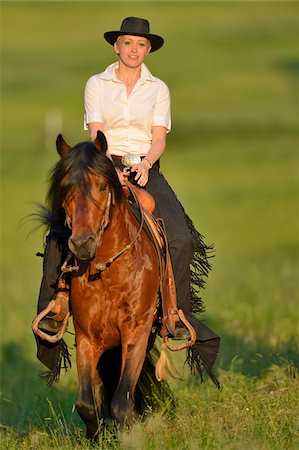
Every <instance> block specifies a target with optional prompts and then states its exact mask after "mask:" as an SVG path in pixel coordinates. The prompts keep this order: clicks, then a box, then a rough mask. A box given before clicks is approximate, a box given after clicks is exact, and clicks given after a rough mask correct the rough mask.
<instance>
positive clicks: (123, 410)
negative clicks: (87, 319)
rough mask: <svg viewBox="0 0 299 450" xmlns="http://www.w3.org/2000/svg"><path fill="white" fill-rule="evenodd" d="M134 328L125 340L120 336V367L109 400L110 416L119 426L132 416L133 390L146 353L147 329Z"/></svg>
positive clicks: (129, 420) (128, 421)
mask: <svg viewBox="0 0 299 450" xmlns="http://www.w3.org/2000/svg"><path fill="white" fill-rule="evenodd" d="M142 328H143V329H142V330H139V331H138V330H135V331H134V333H133V332H132V336H131V337H130V339H128V340H127V341H126V340H125V339H123V337H122V368H121V375H120V379H119V383H118V385H117V388H116V391H115V394H114V396H113V399H112V402H111V416H112V418H113V419H115V420H117V421H118V422H119V423H120V425H121V426H123V425H124V424H125V423H130V422H131V420H132V419H133V418H134V392H135V387H136V384H137V381H138V378H139V376H140V373H141V370H142V367H143V363H144V360H145V355H146V348H147V343H148V335H149V330H144V327H142Z"/></svg>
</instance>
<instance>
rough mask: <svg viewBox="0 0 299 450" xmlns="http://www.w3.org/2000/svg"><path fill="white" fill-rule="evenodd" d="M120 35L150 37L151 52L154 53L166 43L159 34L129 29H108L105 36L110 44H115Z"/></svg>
mask: <svg viewBox="0 0 299 450" xmlns="http://www.w3.org/2000/svg"><path fill="white" fill-rule="evenodd" d="M119 36H141V37H144V38H146V39H148V40H149V41H150V43H151V50H150V53H153V52H155V51H157V50H159V48H161V47H162V45H163V44H164V39H163V38H162V37H161V36H158V35H157V34H144V33H132V32H129V31H107V32H106V33H104V38H105V39H106V41H107V42H109V44H111V45H114V44H115V42H116V41H117V38H118V37H119Z"/></svg>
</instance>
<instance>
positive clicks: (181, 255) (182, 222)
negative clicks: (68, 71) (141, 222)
mask: <svg viewBox="0 0 299 450" xmlns="http://www.w3.org/2000/svg"><path fill="white" fill-rule="evenodd" d="M104 37H105V39H106V40H107V42H109V44H111V45H113V47H114V50H115V52H116V54H117V55H118V61H117V62H116V63H113V64H111V65H109V66H108V67H107V68H106V70H105V71H104V72H102V73H99V74H96V75H94V76H92V77H91V78H90V79H89V80H88V81H87V83H86V87H85V94H84V105H85V128H86V129H88V130H89V134H90V138H91V140H94V139H95V137H96V135H97V131H98V130H101V131H103V132H104V134H105V136H106V139H107V141H108V156H109V157H110V158H112V160H113V161H115V165H116V167H117V168H118V173H119V177H120V179H122V172H121V170H119V169H120V168H121V162H120V159H121V157H122V156H124V155H125V154H128V153H130V154H132V153H133V154H136V155H139V156H140V157H141V162H140V163H138V164H135V165H134V166H133V167H132V168H131V173H132V179H133V181H134V182H135V183H136V184H137V185H139V186H140V187H142V188H145V189H146V190H147V191H148V192H150V194H152V195H153V197H154V198H155V202H156V208H155V216H157V217H161V218H162V219H163V220H164V223H165V227H166V233H167V238H168V243H169V252H170V257H171V262H172V266H173V271H174V278H175V282H176V289H177V303H178V307H179V308H181V309H183V311H184V313H185V315H186V317H187V318H188V320H189V321H190V322H191V324H192V325H193V327H194V329H195V331H196V334H197V338H198V341H199V342H200V343H201V344H202V349H203V351H204V353H205V355H204V358H206V360H207V361H208V365H209V366H210V367H212V365H213V363H214V361H215V358H216V356H217V351H218V346H219V338H218V336H216V335H215V334H214V333H213V332H212V331H211V330H209V329H208V328H207V327H206V326H205V325H203V324H202V323H201V322H200V321H199V320H198V319H196V318H195V317H194V316H193V315H192V314H191V312H196V311H199V310H200V306H201V303H200V299H199V298H198V297H197V296H196V295H195V292H194V289H193V288H192V287H191V280H192V282H195V284H197V286H198V287H202V285H203V283H204V281H203V279H202V276H203V275H204V276H206V275H207V273H208V270H209V268H210V267H209V264H208V261H207V255H206V251H205V250H206V248H207V247H206V246H205V245H204V243H203V241H202V238H201V236H200V234H199V233H198V232H197V231H196V230H195V229H194V227H193V224H192V222H191V221H190V219H189V218H188V216H186V214H185V212H184V209H183V207H182V206H181V204H180V202H179V201H178V199H177V197H176V196H175V194H174V192H173V191H172V189H171V188H170V186H169V185H168V183H167V182H166V180H165V178H164V177H163V175H162V174H161V173H160V170H159V167H160V164H159V160H160V157H161V156H162V154H163V152H164V150H165V147H166V135H167V133H168V132H169V131H170V128H171V120H170V95H169V89H168V87H167V86H166V84H165V83H164V82H163V81H161V80H160V79H158V78H157V77H154V76H153V75H152V74H151V73H150V71H149V70H148V68H147V67H146V66H145V64H144V59H145V57H146V56H147V55H148V54H149V53H152V52H154V51H157V50H158V49H160V48H161V47H162V45H163V43H164V39H163V38H162V37H160V36H158V35H154V34H151V33H150V30H149V22H148V21H147V20H145V19H141V18H136V17H128V18H126V19H124V20H123V22H122V25H121V28H120V30H119V31H109V32H106V33H105V34H104ZM52 241H53V240H51V239H50V243H48V247H49V245H50V246H51V245H52V247H53V250H52V251H51V252H50V253H51V254H52V255H53V254H55V255H56V258H55V264H58V265H59V262H60V260H61V253H59V249H58V246H59V244H58V240H56V241H55V240H54V243H53V242H52ZM48 255H49V251H48V254H47V256H48ZM48 257H49V256H48ZM190 264H191V265H192V264H193V267H194V266H197V268H199V270H200V274H199V275H198V274H196V273H194V272H192V271H190ZM45 272H46V271H45ZM45 278H50V279H52V288H53V276H50V277H47V276H46V273H45V274H44V279H45ZM46 286H49V279H47V280H44V289H43V288H42V289H41V295H40V301H39V310H41V309H43V307H45V306H46V304H47V303H48V302H49V301H50V299H51V297H50V298H46V297H47V296H48V297H49V295H50V292H49V290H48V292H47V295H43V291H44V290H45V289H46ZM58 295H59V294H58ZM59 326H60V324H59V323H55V321H54V320H51V318H47V319H44V320H43V321H42V322H41V324H40V327H42V328H43V329H44V330H48V331H50V332H51V331H53V332H56V331H57V329H58V328H59ZM172 337H173V338H174V339H186V338H188V337H189V332H188V330H187V329H186V328H185V327H184V326H183V324H180V323H179V324H178V325H177V326H176V329H175V332H174V335H173V336H172Z"/></svg>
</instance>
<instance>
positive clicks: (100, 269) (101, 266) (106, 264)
mask: <svg viewBox="0 0 299 450" xmlns="http://www.w3.org/2000/svg"><path fill="white" fill-rule="evenodd" d="M125 184H126V186H127V187H128V189H129V190H130V193H131V194H132V195H133V197H134V200H135V202H136V203H137V205H138V208H139V211H140V214H141V221H140V226H139V229H138V231H137V233H136V235H135V237H134V239H133V240H132V241H131V242H130V243H129V244H128V245H126V246H125V247H124V248H123V249H122V250H120V251H119V252H117V253H116V254H115V255H113V256H111V258H109V259H108V260H107V261H106V262H104V263H100V262H99V263H95V264H94V267H95V268H96V269H97V271H98V272H103V270H105V269H106V268H107V267H109V266H110V265H111V264H112V263H113V261H115V260H116V259H117V258H118V257H119V256H121V255H122V254H123V253H125V252H126V251H127V250H129V249H130V248H131V247H132V246H133V245H134V244H135V242H136V240H137V239H138V237H139V235H140V233H141V231H142V228H143V224H144V215H143V210H142V207H141V204H140V201H139V199H138V197H137V196H136V194H135V192H134V189H132V185H131V183H130V182H129V181H126V182H125ZM108 215H109V211H108ZM108 222H109V216H108V219H107V223H106V224H105V227H106V226H107V225H108ZM105 227H104V228H105ZM104 228H101V231H102V232H101V235H102V234H103V232H104Z"/></svg>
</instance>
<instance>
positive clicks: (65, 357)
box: [40, 339, 72, 387]
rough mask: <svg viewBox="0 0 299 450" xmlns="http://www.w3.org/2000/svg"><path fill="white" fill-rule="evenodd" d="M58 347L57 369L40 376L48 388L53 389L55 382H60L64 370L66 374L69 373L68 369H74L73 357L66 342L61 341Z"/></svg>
mask: <svg viewBox="0 0 299 450" xmlns="http://www.w3.org/2000/svg"><path fill="white" fill-rule="evenodd" d="M57 346H58V349H57V357H56V364H55V367H54V368H53V369H52V370H47V371H45V372H42V373H41V374H40V378H41V379H42V380H44V381H45V382H46V384H47V386H48V387H51V386H52V384H53V383H54V382H55V383H58V382H59V380H60V372H61V369H64V370H65V372H67V371H68V369H70V368H71V367H72V362H71V355H70V353H69V349H68V346H67V344H66V343H65V341H64V340H63V339H61V340H60V341H59V343H58V344H57Z"/></svg>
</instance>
